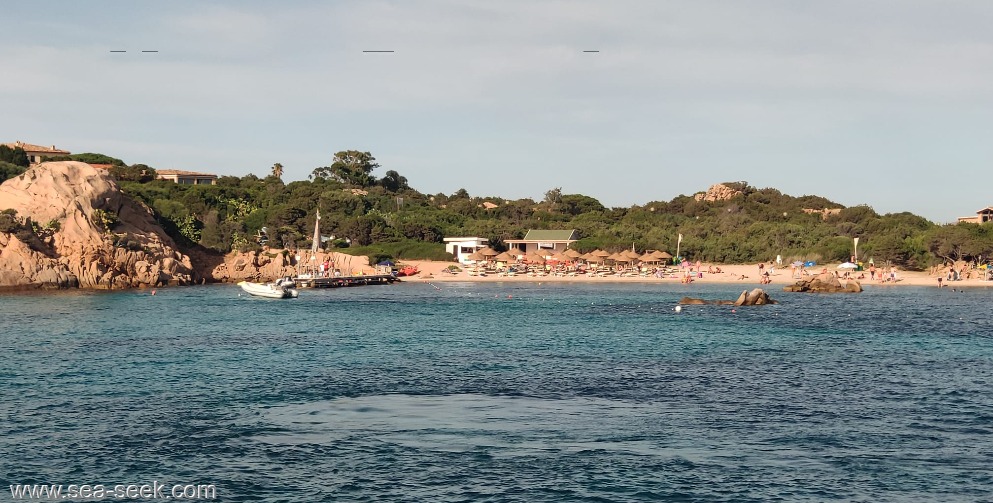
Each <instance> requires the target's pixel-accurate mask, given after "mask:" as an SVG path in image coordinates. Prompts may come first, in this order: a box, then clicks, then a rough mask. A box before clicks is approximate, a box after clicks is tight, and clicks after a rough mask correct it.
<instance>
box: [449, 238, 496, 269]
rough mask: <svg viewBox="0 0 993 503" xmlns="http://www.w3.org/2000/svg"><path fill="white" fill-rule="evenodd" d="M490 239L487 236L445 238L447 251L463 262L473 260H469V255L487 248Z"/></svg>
mask: <svg viewBox="0 0 993 503" xmlns="http://www.w3.org/2000/svg"><path fill="white" fill-rule="evenodd" d="M487 243H489V240H488V239H486V238H477V237H456V238H445V251H447V252H448V253H451V254H452V255H454V256H455V260H457V261H459V262H460V263H462V264H465V263H467V262H471V260H469V258H468V257H469V255H472V254H473V253H476V252H477V251H479V250H482V249H483V248H486V244H487Z"/></svg>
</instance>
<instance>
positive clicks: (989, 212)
mask: <svg viewBox="0 0 993 503" xmlns="http://www.w3.org/2000/svg"><path fill="white" fill-rule="evenodd" d="M991 221H993V206H987V207H985V208H983V209H981V210H979V211H977V212H976V216H974V217H959V223H968V224H985V223H986V222H991Z"/></svg>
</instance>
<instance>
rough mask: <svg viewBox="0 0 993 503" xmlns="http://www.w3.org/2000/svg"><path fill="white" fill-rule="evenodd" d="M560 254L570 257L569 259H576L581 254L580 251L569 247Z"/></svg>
mask: <svg viewBox="0 0 993 503" xmlns="http://www.w3.org/2000/svg"><path fill="white" fill-rule="evenodd" d="M562 254H563V255H565V256H566V257H569V258H571V259H577V258H580V257H581V256H582V254H581V253H579V252H578V251H576V250H573V249H572V248H569V249H568V250H566V251H564V252H562Z"/></svg>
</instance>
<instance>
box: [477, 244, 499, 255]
mask: <svg viewBox="0 0 993 503" xmlns="http://www.w3.org/2000/svg"><path fill="white" fill-rule="evenodd" d="M479 253H481V254H482V255H483V256H484V257H495V256H497V255H499V254H500V252H498V251H496V250H494V249H493V248H490V247H489V246H487V247H486V248H483V249H482V250H479Z"/></svg>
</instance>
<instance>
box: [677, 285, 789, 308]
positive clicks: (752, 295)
mask: <svg viewBox="0 0 993 503" xmlns="http://www.w3.org/2000/svg"><path fill="white" fill-rule="evenodd" d="M679 303H680V304H683V305H705V304H715V305H720V306H764V305H766V304H778V302H776V301H774V300H772V299H770V298H769V294H767V293H765V291H763V290H762V289H761V288H756V289H754V290H752V291H751V292H749V291H748V290H745V291H743V292H741V295H739V296H738V300H704V299H694V298H692V297H683V298H682V299H680V301H679Z"/></svg>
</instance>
